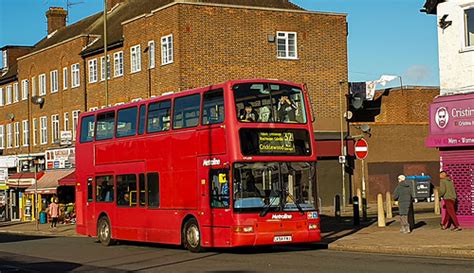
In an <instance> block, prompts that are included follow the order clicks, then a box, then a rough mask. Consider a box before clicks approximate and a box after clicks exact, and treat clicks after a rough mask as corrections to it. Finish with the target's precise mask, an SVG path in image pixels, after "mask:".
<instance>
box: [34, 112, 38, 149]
mask: <svg viewBox="0 0 474 273" xmlns="http://www.w3.org/2000/svg"><path fill="white" fill-rule="evenodd" d="M37 139H38V120H37V119H36V118H34V119H33V145H35V146H36V144H38V141H37Z"/></svg>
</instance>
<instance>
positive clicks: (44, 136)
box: [40, 117, 48, 144]
mask: <svg viewBox="0 0 474 273" xmlns="http://www.w3.org/2000/svg"><path fill="white" fill-rule="evenodd" d="M40 143H41V144H46V143H48V117H40Z"/></svg>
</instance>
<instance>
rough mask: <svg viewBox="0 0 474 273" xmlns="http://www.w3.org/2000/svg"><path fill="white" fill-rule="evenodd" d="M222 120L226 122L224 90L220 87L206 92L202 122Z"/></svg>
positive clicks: (205, 123)
mask: <svg viewBox="0 0 474 273" xmlns="http://www.w3.org/2000/svg"><path fill="white" fill-rule="evenodd" d="M222 122H224V91H223V90H222V89H218V90H212V91H209V92H206V93H204V101H203V109H202V124H203V125H209V124H217V123H222Z"/></svg>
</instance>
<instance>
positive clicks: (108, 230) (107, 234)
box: [97, 212, 115, 246]
mask: <svg viewBox="0 0 474 273" xmlns="http://www.w3.org/2000/svg"><path fill="white" fill-rule="evenodd" d="M98 219H99V220H98V221H97V239H98V240H99V242H100V243H101V244H102V245H104V246H110V245H113V244H115V240H114V239H112V225H111V224H110V219H109V217H108V215H107V214H106V213H104V212H103V213H101V214H100V215H99V218H98Z"/></svg>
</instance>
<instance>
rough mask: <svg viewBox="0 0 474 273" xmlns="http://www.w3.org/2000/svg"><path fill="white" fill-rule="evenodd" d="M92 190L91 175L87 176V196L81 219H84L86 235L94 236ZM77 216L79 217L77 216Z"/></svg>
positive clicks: (92, 179)
mask: <svg viewBox="0 0 474 273" xmlns="http://www.w3.org/2000/svg"><path fill="white" fill-rule="evenodd" d="M94 190H95V181H94V176H93V175H88V176H87V196H86V197H85V198H86V199H85V201H86V203H85V210H84V212H83V217H84V219H85V222H86V223H85V225H86V229H87V234H89V235H91V236H95V235H96V232H97V229H96V222H97V219H95V203H94ZM78 216H79V215H78Z"/></svg>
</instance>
